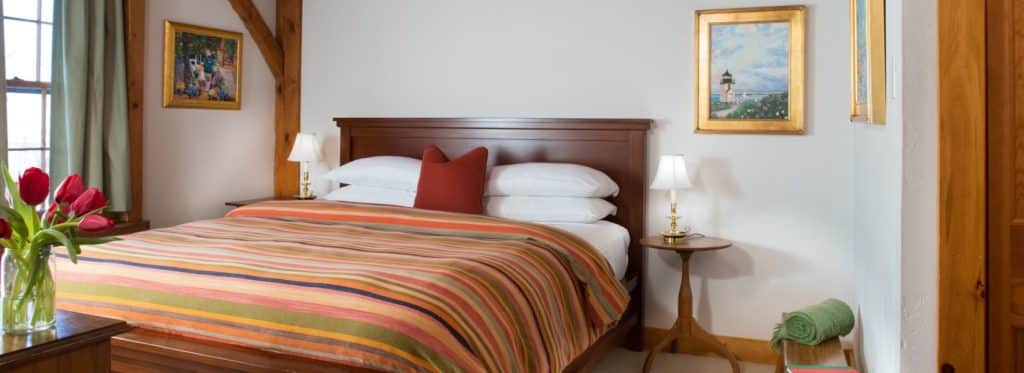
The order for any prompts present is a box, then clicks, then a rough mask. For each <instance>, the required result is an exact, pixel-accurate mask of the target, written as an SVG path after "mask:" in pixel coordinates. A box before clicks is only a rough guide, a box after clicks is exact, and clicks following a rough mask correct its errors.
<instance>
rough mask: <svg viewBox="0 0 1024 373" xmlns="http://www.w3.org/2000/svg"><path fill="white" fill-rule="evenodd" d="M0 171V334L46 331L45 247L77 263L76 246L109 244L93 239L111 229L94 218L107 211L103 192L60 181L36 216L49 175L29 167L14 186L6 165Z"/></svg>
mask: <svg viewBox="0 0 1024 373" xmlns="http://www.w3.org/2000/svg"><path fill="white" fill-rule="evenodd" d="M3 172H4V175H3V176H4V182H5V184H6V185H7V203H6V204H4V203H0V210H2V211H3V212H4V215H6V218H0V245H3V247H5V248H6V250H4V254H3V258H2V263H0V275H2V277H3V288H2V289H0V290H2V292H3V294H2V296H3V308H2V310H0V311H2V312H3V314H2V315H0V317H2V318H3V330H4V332H7V333H26V332H31V331H34V330H42V329H47V328H50V327H52V326H53V324H54V321H55V309H54V306H55V304H54V297H55V290H56V289H55V287H54V281H53V266H54V259H53V257H52V255H51V252H50V251H51V248H53V247H54V246H63V247H64V248H65V249H66V251H67V256H68V259H70V260H71V262H72V263H77V258H78V254H80V253H81V252H82V249H81V247H80V246H81V245H86V244H96V243H103V242H109V241H111V240H114V238H109V237H106V238H105V237H97V235H99V234H102V233H105V232H108V231H110V230H111V229H113V228H114V222H113V221H111V220H110V219H108V218H106V217H104V216H103V215H100V214H99V213H100V212H101V211H102V210H103V208H104V207H106V206H107V199H106V197H105V196H104V195H103V193H101V192H100V191H99V190H98V189H96V188H89V189H86V188H85V185H84V184H83V183H82V178H81V177H80V176H79V175H77V174H73V175H71V176H68V177H67V178H66V179H64V181H63V182H62V183H61V184H60V186H59V187H58V188H57V190H56V191H55V192H54V195H53V197H54V198H53V203H52V204H51V205H50V207H49V208H48V209H47V210H46V211H45V212H43V213H40V210H41V208H40V205H41V204H42V203H44V202H45V201H46V198H47V196H48V195H49V194H50V176H49V175H47V174H46V172H44V171H43V170H40V169H38V168H35V167H32V168H29V169H27V170H25V172H23V173H22V174H21V176H20V177H19V178H18V182H17V183H15V182H14V179H13V178H12V177H11V173H10V172H9V171H8V170H7V167H6V166H5V167H4V168H3ZM83 233H85V234H87V235H88V237H84V236H82V235H81V234H83Z"/></svg>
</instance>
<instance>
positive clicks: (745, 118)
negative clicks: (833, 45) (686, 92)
mask: <svg viewBox="0 0 1024 373" xmlns="http://www.w3.org/2000/svg"><path fill="white" fill-rule="evenodd" d="M806 13H807V10H806V7H804V6H779V7H762V8H739V9H718V10H700V11H697V12H696V17H695V18H696V22H695V23H696V33H695V34H696V43H695V45H696V53H695V54H696V59H697V61H696V70H697V74H696V76H697V84H695V85H696V88H697V92H696V95H695V96H696V98H697V104H696V107H697V110H696V113H697V115H696V116H697V120H696V123H697V124H696V132H697V133H766V134H802V133H804V126H805V124H804V97H805V96H804V95H805V75H804V64H805V58H806V35H805V33H806V22H807V20H806V18H807V16H806ZM752 60H756V61H752ZM755 62H756V63H755ZM729 63H732V64H733V66H732V67H729V66H726V65H728V64H729ZM722 71H724V72H722ZM712 75H718V76H712ZM713 78H718V79H717V80H716V81H717V82H718V84H717V85H714V84H713V83H712V80H713ZM712 101H714V102H712Z"/></svg>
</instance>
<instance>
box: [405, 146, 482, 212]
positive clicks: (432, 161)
mask: <svg viewBox="0 0 1024 373" xmlns="http://www.w3.org/2000/svg"><path fill="white" fill-rule="evenodd" d="M486 182H487V148H485V147H482V146H481V147H478V148H475V149H473V150H470V151H469V152H468V153H466V154H463V155H462V156H461V157H458V158H455V159H452V160H448V157H447V156H445V154H444V152H442V151H441V149H439V148H438V147H437V146H435V145H433V144H431V145H427V147H426V148H425V149H423V166H422V167H420V181H419V186H418V187H417V188H416V202H415V204H414V205H413V206H415V207H416V208H421V209H428V210H441V211H451V212H462V213H468V214H482V213H483V212H484V207H483V199H484V185H485V184H486Z"/></svg>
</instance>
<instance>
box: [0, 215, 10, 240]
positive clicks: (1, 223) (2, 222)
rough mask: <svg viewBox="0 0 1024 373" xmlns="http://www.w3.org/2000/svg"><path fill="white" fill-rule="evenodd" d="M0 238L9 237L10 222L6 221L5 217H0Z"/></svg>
mask: <svg viewBox="0 0 1024 373" xmlns="http://www.w3.org/2000/svg"><path fill="white" fill-rule="evenodd" d="M0 238H3V239H9V238H11V223H8V222H7V219H0Z"/></svg>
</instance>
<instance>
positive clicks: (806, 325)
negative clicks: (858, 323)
mask: <svg viewBox="0 0 1024 373" xmlns="http://www.w3.org/2000/svg"><path fill="white" fill-rule="evenodd" d="M853 324H854V316H853V310H851V309H850V306H849V305H847V304H846V303H845V302H843V301H841V300H838V299H834V298H829V299H826V300H825V301H824V302H821V303H818V304H815V305H813V306H809V307H804V308H802V309H800V310H797V311H793V312H789V313H787V314H786V316H785V317H783V319H782V323H780V324H779V325H776V326H775V334H774V335H772V348H773V349H775V350H776V351H779V350H781V349H782V340H783V339H789V340H792V341H795V342H799V343H802V344H805V345H818V344H820V343H821V342H824V341H825V340H826V339H829V338H832V337H838V336H843V335H847V334H850V331H852V330H853Z"/></svg>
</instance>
